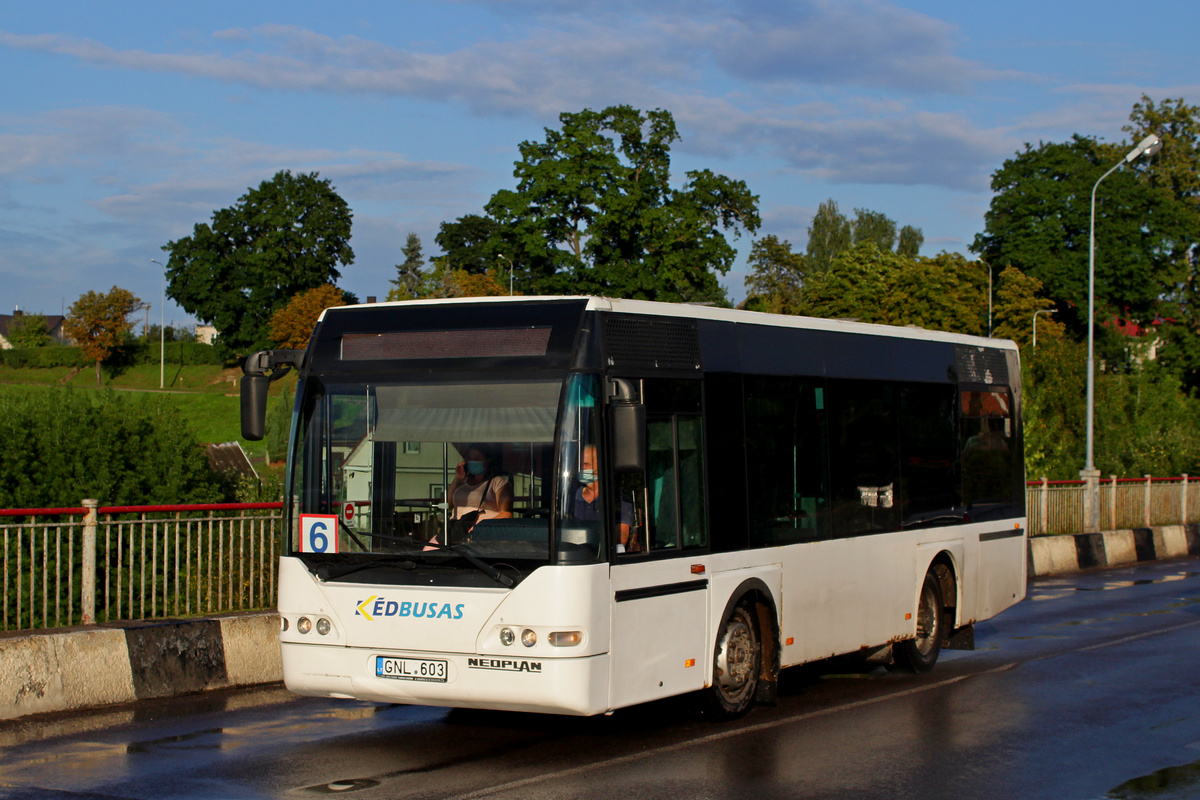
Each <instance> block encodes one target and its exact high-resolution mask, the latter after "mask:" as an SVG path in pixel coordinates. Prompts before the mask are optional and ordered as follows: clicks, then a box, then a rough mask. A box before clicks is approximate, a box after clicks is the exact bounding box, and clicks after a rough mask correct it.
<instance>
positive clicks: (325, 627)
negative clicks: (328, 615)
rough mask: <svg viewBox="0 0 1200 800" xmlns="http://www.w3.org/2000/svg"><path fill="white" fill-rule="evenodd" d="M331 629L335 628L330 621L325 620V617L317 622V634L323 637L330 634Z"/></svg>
mask: <svg viewBox="0 0 1200 800" xmlns="http://www.w3.org/2000/svg"><path fill="white" fill-rule="evenodd" d="M331 627H333V626H331V625H330V624H329V620H327V619H325V618H324V617H321V618H320V619H319V620H317V633H319V634H321V635H322V636H324V635H326V634H327V633H329V629H330V628H331Z"/></svg>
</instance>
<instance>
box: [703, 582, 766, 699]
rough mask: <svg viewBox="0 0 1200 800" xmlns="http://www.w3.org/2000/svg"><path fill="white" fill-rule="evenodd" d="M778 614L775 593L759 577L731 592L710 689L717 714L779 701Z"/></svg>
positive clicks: (718, 628)
mask: <svg viewBox="0 0 1200 800" xmlns="http://www.w3.org/2000/svg"><path fill="white" fill-rule="evenodd" d="M778 620H779V615H778V613H777V611H776V606H775V599H774V597H772V595H771V592H770V591H769V590H768V589H767V586H766V584H764V583H763V582H762V581H761V580H758V579H757V578H752V579H750V580H747V581H745V582H744V583H742V584H741V585H740V586H738V588H737V589H736V590H735V591H734V592H733V593H732V594H731V595H730V597H729V600H728V601H727V602H726V604H725V610H724V612H723V613H722V614H721V617H720V622H719V623H718V625H717V626H716V633H715V638H714V644H713V661H712V676H711V680H712V685H711V686H710V687H709V688H708V689H707V690H706V697H707V706H708V708H709V710H710V711H712V712H714V713H715V715H716V716H718V717H720V718H722V719H733V718H735V717H738V716H741V715H742V714H744V713H746V712H747V711H749V710H750V708H751V707H752V706H753V705H754V704H755V703H762V704H764V705H774V704H775V703H776V702H777V701H778V698H779V669H780V667H779V665H780V652H779V649H780V648H779V623H778Z"/></svg>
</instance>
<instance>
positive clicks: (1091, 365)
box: [1079, 133, 1162, 533]
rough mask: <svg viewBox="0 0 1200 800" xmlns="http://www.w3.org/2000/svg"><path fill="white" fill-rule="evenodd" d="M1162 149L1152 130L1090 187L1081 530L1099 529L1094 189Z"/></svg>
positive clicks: (1088, 531)
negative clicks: (1084, 443) (1084, 493)
mask: <svg viewBox="0 0 1200 800" xmlns="http://www.w3.org/2000/svg"><path fill="white" fill-rule="evenodd" d="M1161 149H1162V140H1161V139H1159V138H1158V137H1157V136H1155V135H1154V134H1153V133H1152V134H1150V135H1149V136H1147V137H1146V138H1145V139H1142V140H1141V141H1140V142H1138V145H1137V147H1135V148H1133V149H1132V150H1130V151H1129V152H1128V153H1126V154H1125V157H1124V158H1122V159H1121V160H1120V161H1118V162H1117V163H1116V164H1113V166H1112V167H1111V168H1110V169H1109V170H1108V172H1106V173H1104V174H1103V175H1101V176H1100V178H1099V179H1098V180H1097V181H1096V185H1095V186H1093V187H1092V220H1091V228H1090V230H1089V232H1088V345H1087V462H1086V463H1085V464H1084V467H1083V470H1082V471H1081V472H1080V473H1079V477H1080V478H1083V480H1084V482H1085V483H1086V489H1087V498H1086V499H1085V500H1084V504H1083V530H1084V533H1096V532H1097V531H1098V530H1099V528H1100V470H1098V469H1096V460H1095V427H1096V426H1095V418H1096V356H1095V351H1096V332H1095V326H1096V190H1097V189H1099V188H1100V181H1102V180H1104V179H1105V178H1107V177H1108V176H1109V175H1111V174H1113V173H1114V172H1116V171H1117V170H1118V169H1120V168H1121V167H1122V166H1124V165H1125V164H1128V163H1130V162H1132V161H1133V160H1134V159H1137V158H1140V157H1141V156H1152V155H1154V154H1155V153H1157V152H1158V151H1159V150H1161Z"/></svg>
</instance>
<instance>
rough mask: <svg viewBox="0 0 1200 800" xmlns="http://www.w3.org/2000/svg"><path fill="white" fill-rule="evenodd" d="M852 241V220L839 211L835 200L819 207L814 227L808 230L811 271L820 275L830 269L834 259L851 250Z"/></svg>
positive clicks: (811, 226) (807, 250)
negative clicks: (844, 251)
mask: <svg viewBox="0 0 1200 800" xmlns="http://www.w3.org/2000/svg"><path fill="white" fill-rule="evenodd" d="M852 240H853V236H852V234H851V230H850V220H848V219H847V218H846V215H845V214H843V213H842V212H840V211H838V205H837V203H836V202H834V201H833V198H830V199H829V200H826V201H825V202H824V203H821V205H819V206H817V213H816V214H814V215H813V220H812V225H810V226H809V228H808V246H807V248H806V250H805V255H807V256H808V263H809V265H810V269H811V271H812V272H813V273H814V274H819V273H822V272H825V271H826V270H827V269H829V265H830V264H831V263H833V259H834V258H836V257H837V255H838V254H839V253H841V252H842V251H843V250H847V249H849V248H850V245H851V244H852Z"/></svg>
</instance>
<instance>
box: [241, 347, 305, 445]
mask: <svg viewBox="0 0 1200 800" xmlns="http://www.w3.org/2000/svg"><path fill="white" fill-rule="evenodd" d="M303 360H304V351H303V350H260V351H259V352H257V353H255V354H254V355H252V356H250V357H248V358H247V359H246V360H245V361H243V362H242V403H241V410H242V438H243V439H247V440H249V441H252V442H257V441H259V440H260V439H262V438H263V436H264V435H265V432H266V427H267V389H268V388H270V386H271V382H272V381H277V380H279V379H280V378H282V377H283V376H284V375H286V374H287V373H288V370H289V369H291V368H292V367H297V368H299V366H300V363H301V362H302V361H303Z"/></svg>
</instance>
